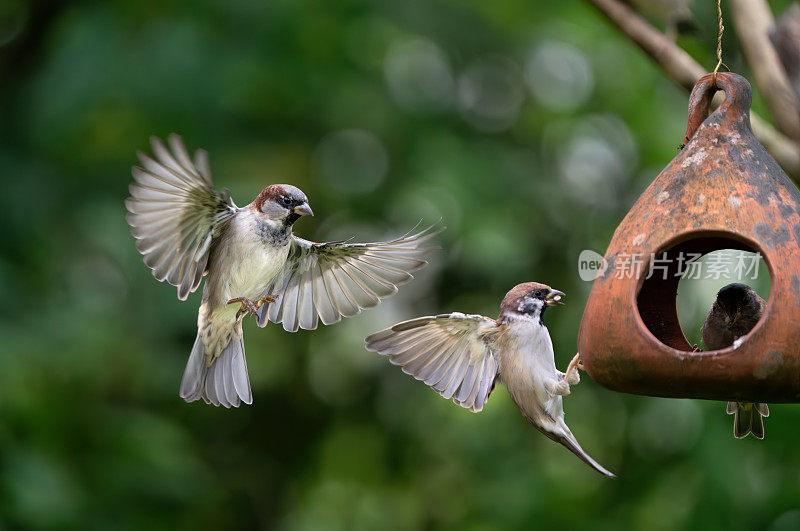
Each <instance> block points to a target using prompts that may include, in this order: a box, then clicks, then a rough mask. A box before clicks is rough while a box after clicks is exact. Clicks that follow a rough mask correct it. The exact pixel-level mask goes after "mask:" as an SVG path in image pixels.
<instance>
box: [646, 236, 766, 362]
mask: <svg viewBox="0 0 800 531" xmlns="http://www.w3.org/2000/svg"><path fill="white" fill-rule="evenodd" d="M641 271H642V273H641V275H640V278H639V288H638V291H637V299H636V308H637V310H638V312H639V317H640V318H641V319H642V322H643V323H644V325H645V326H646V327H647V329H648V330H649V331H650V333H651V334H653V336H655V338H656V339H657V340H658V341H660V342H661V343H663V344H665V345H667V346H668V347H671V348H674V349H676V350H681V351H685V352H690V351H692V350H694V345H695V344H696V345H698V347H699V348H702V349H705V347H704V345H703V344H702V343H701V341H700V333H701V329H702V326H703V322H704V320H705V317H706V315H707V314H708V311H709V309H710V308H711V305H712V304H713V302H714V300H715V298H716V294H717V291H719V289H720V288H722V287H723V286H725V285H727V284H730V283H733V282H740V283H742V284H747V285H749V286H750V287H752V288H753V289H755V291H756V292H757V293H758V294H759V295H760V296H761V297H763V298H764V299H765V300H768V297H769V292H770V289H771V274H772V273H771V267H770V265H769V263H768V262H767V260H766V255H765V254H764V253H763V251H762V250H761V249H760V248H759V246H758V245H757V244H755V243H754V242H751V241H749V240H747V239H746V238H742V237H741V236H739V235H737V234H733V233H725V232H707V231H703V232H694V233H690V234H683V235H681V236H680V237H679V238H676V239H675V240H673V241H670V242H668V243H667V244H666V245H664V246H663V247H662V248H661V249H660V250H659V251H657V252H656V253H654V254H653V255H652V256H649V257H644V263H643V268H642V269H641ZM762 319H763V317H762ZM759 324H760V322H759ZM758 326H759V325H756V327H758ZM684 332H685V333H684Z"/></svg>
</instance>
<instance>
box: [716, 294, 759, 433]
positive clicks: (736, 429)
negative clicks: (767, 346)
mask: <svg viewBox="0 0 800 531" xmlns="http://www.w3.org/2000/svg"><path fill="white" fill-rule="evenodd" d="M766 307H767V302H766V301H765V300H764V299H762V298H761V297H759V296H758V294H757V293H756V292H755V291H753V289H752V288H751V287H750V286H747V285H745V284H738V283H736V284H728V285H727V286H725V287H723V288H722V289H721V290H719V293H717V299H716V300H715V301H714V304H713V305H712V306H711V311H709V312H708V317H706V322H705V323H704V324H703V343H705V344H706V347H708V348H709V349H711V350H720V349H723V348H728V347H730V346H731V345H733V344H734V343H736V341H738V340H739V338H741V337H743V336H745V335H747V333H748V332H750V330H752V329H753V327H754V326H755V325H756V323H757V322H758V320H759V319H761V315H762V314H763V313H764V308H766ZM725 410H726V411H727V413H728V414H729V415H734V417H733V436H734V437H736V438H737V439H741V438H743V437H746V436H747V434H748V433H752V434H753V435H754V436H755V437H756V438H757V439H763V438H764V421H763V419H762V417H768V416H769V407H768V406H767V404H752V403H749V402H728V405H727V407H726V408H725Z"/></svg>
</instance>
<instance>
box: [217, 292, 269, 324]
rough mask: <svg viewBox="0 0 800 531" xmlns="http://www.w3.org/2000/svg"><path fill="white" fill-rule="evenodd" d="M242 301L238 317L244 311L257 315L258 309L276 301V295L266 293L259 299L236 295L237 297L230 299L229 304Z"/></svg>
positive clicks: (237, 313)
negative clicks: (254, 299)
mask: <svg viewBox="0 0 800 531" xmlns="http://www.w3.org/2000/svg"><path fill="white" fill-rule="evenodd" d="M237 302H238V303H241V305H242V307H241V308H239V311H238V312H236V318H237V319H238V318H239V317H241V316H242V314H244V313H248V312H249V313H250V315H255V314H257V313H258V309H259V308H261V307H262V306H264V305H265V304H268V303H272V302H275V297H274V296H272V295H264V296H263V297H261V298H260V299H258V300H257V301H253V300H250V299H248V298H247V297H236V298H235V299H230V300H229V301H228V304H236V303H237Z"/></svg>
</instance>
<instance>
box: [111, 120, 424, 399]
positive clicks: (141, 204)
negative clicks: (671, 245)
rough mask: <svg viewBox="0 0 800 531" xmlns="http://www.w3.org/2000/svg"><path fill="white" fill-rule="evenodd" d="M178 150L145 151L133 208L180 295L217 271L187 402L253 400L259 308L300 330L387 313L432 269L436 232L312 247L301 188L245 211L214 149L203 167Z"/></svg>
mask: <svg viewBox="0 0 800 531" xmlns="http://www.w3.org/2000/svg"><path fill="white" fill-rule="evenodd" d="M168 144H169V149H167V147H166V146H165V145H164V144H163V143H162V142H161V140H159V139H158V138H152V139H151V145H152V149H153V153H154V154H155V159H153V158H151V157H149V156H147V155H146V154H144V153H139V160H140V161H141V164H142V167H134V168H133V178H134V181H135V182H134V183H133V184H132V185H131V186H130V193H131V197H129V198H128V199H127V200H126V201H125V206H126V207H127V209H128V212H129V213H128V216H127V219H128V223H129V224H130V227H131V232H132V233H133V236H134V237H135V238H136V247H137V249H138V250H139V252H140V253H142V255H144V262H145V264H147V266H149V267H150V268H151V269H152V270H153V276H154V277H155V278H156V279H157V280H159V281H164V280H166V281H167V282H169V283H170V284H172V285H173V286H177V288H178V298H179V299H180V300H185V299H186V298H187V296H188V295H189V293H191V292H193V291H195V290H196V289H197V288H198V286H199V285H200V282H201V280H202V278H203V276H204V275H206V274H207V275H208V278H207V279H206V282H205V286H204V288H203V298H202V302H201V304H200V311H199V314H198V317H197V338H196V339H195V342H194V346H193V347H192V351H191V354H190V355H189V361H188V363H187V365H186V370H185V371H184V373H183V379H182V381H181V388H180V396H181V397H182V398H183V399H185V400H186V401H187V402H191V401H194V400H198V399H200V398H202V399H203V400H204V401H205V402H206V403H210V404H214V405H222V406H225V407H231V406H233V407H238V406H239V404H240V402H245V403H247V404H250V403H252V400H253V398H252V393H251V390H250V378H249V376H248V374H247V363H246V361H245V354H244V342H243V338H242V319H243V318H244V316H245V315H247V314H248V313H253V314H257V317H258V325H259V326H262V327H263V326H265V325H266V323H267V320H269V321H272V322H273V323H282V324H283V328H284V329H285V330H287V331H290V332H295V331H297V329H298V328H303V329H305V330H313V329H315V328H316V327H317V325H318V323H319V322H320V321H321V322H322V323H323V324H326V325H329V324H333V323H336V322H339V321H340V320H341V319H342V317H350V316H352V315H356V314H358V313H360V312H361V310H362V309H364V308H371V307H373V306H376V305H377V304H378V303H379V302H380V300H381V299H382V298H385V297H389V296H391V295H393V294H394V293H396V292H397V286H398V285H400V284H402V283H404V282H407V281H409V280H411V279H412V278H413V277H412V275H411V273H412V272H414V271H416V270H418V269H420V268H421V267H423V266H425V265H426V264H427V262H426V261H425V259H424V258H425V256H426V255H427V254H428V252H429V251H431V250H432V249H433V248H432V247H430V246H428V245H426V244H427V243H428V241H429V240H430V239H431V238H432V237H433V236H434V235H435V234H436V232H432V231H431V230H430V227H429V228H428V229H425V230H423V231H421V232H418V233H416V234H407V235H405V236H403V237H400V238H397V239H395V240H391V241H387V242H379V243H346V242H330V243H314V242H310V241H308V240H304V239H302V238H298V237H297V236H295V235H294V234H292V226H293V225H294V223H295V222H296V221H297V220H298V219H299V218H300V217H302V216H308V215H313V213H312V211H311V207H310V206H309V205H308V199H307V198H306V196H305V194H303V192H301V191H300V190H299V189H298V188H296V187H294V186H291V185H288V184H273V185H271V186H268V187H266V188H264V190H263V191H262V192H261V193H260V194H258V196H257V197H256V198H255V199H254V200H253V202H252V203H250V204H249V205H247V206H244V207H237V206H236V205H235V204H234V203H233V202H232V201H231V198H230V194H229V193H228V192H227V190H222V191H216V190H214V188H213V185H212V183H211V171H210V167H209V164H208V155H207V153H206V152H205V151H203V150H198V151H197V152H196V154H195V157H194V160H192V159H191V158H190V157H189V154H188V152H187V150H186V148H185V147H184V145H183V141H182V140H181V138H180V137H179V136H177V135H175V134H172V135H170V137H169V139H168Z"/></svg>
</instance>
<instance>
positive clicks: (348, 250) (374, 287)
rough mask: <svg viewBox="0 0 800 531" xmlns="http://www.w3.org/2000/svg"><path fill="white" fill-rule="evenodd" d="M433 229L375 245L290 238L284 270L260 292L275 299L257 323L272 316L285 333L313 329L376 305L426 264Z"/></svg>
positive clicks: (261, 322)
mask: <svg viewBox="0 0 800 531" xmlns="http://www.w3.org/2000/svg"><path fill="white" fill-rule="evenodd" d="M431 228H432V227H428V228H427V229H425V230H423V231H421V232H418V233H416V234H413V235H412V234H410V233H409V234H406V235H405V236H402V237H400V238H397V239H395V240H390V241H386V242H376V243H346V242H329V243H314V242H310V241H308V240H304V239H303V238H298V237H297V236H293V237H292V241H291V245H290V249H289V256H288V258H287V260H286V266H285V267H284V268H283V271H282V274H281V275H279V276H278V277H277V278H276V279H275V280H274V281H273V282H272V283H271V284H270V286H269V287H267V289H266V290H265V292H264V294H265V295H269V296H276V297H277V298H276V300H275V302H274V303H272V304H270V305H269V307H266V306H263V307H262V308H261V310H260V311H259V315H258V325H259V326H262V327H263V326H265V325H266V323H267V320H270V321H272V322H273V323H282V324H283V328H284V330H287V331H289V332H296V331H297V329H298V328H302V329H304V330H313V329H315V328H316V327H317V323H318V321H322V324H325V325H329V324H333V323H338V322H339V321H341V319H342V317H351V316H353V315H357V314H359V313H361V310H362V309H365V308H372V307H373V306H377V305H378V303H380V300H381V299H383V298H386V297H390V296H392V295H394V294H395V293H397V286H399V285H401V284H404V283H405V282H408V281H409V280H411V279H412V278H414V277H413V276H412V275H411V273H413V272H414V271H416V270H418V269H420V268H421V267H424V266H425V265H426V264H427V263H428V262H427V261H425V257H426V255H427V254H428V253H430V251H431V250H432V248H431V247H428V246H425V243H426V242H427V241H428V240H430V239H431V238H432V237H433V236H435V234H436V233H435V232H431Z"/></svg>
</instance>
